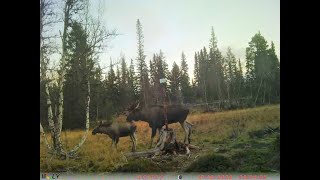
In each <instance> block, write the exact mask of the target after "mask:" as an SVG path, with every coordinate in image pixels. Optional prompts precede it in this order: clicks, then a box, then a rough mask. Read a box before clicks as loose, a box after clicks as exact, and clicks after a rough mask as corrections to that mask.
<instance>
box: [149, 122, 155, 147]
mask: <svg viewBox="0 0 320 180" xmlns="http://www.w3.org/2000/svg"><path fill="white" fill-rule="evenodd" d="M156 132H157V128H155V127H153V128H152V132H151V143H150V148H152V144H153V138H154V136H155V135H156Z"/></svg>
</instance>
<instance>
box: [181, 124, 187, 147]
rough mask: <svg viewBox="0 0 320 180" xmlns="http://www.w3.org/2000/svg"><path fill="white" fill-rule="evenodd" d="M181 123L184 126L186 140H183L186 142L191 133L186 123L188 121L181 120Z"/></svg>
mask: <svg viewBox="0 0 320 180" xmlns="http://www.w3.org/2000/svg"><path fill="white" fill-rule="evenodd" d="M180 125H181V127H182V129H183V130H184V140H183V143H186V140H187V138H188V134H189V128H188V126H187V124H186V122H185V121H184V122H180Z"/></svg>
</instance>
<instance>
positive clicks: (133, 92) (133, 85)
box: [128, 59, 138, 102]
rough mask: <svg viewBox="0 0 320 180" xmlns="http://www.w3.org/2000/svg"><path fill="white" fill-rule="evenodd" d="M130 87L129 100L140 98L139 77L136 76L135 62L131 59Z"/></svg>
mask: <svg viewBox="0 0 320 180" xmlns="http://www.w3.org/2000/svg"><path fill="white" fill-rule="evenodd" d="M128 89H129V93H128V94H129V99H128V102H133V101H135V100H137V99H138V96H137V94H138V93H137V77H136V76H135V71H134V64H133V60H132V59H131V63H130V67H129V72H128Z"/></svg>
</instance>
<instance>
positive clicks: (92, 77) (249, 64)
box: [40, 20, 280, 129]
mask: <svg viewBox="0 0 320 180" xmlns="http://www.w3.org/2000/svg"><path fill="white" fill-rule="evenodd" d="M70 27H71V28H70V29H71V30H70V32H69V33H68V34H67V38H66V40H67V43H66V46H65V49H64V50H65V51H66V58H65V60H66V65H65V66H66V67H65V68H66V74H65V81H64V86H63V93H64V104H63V109H64V111H63V119H64V120H63V128H65V129H74V128H83V127H85V123H86V121H85V119H86V100H87V93H88V85H87V80H88V79H89V83H90V96H91V97H90V99H91V101H90V121H96V120H100V119H111V118H112V117H114V116H116V115H117V114H118V113H121V112H122V111H123V110H124V109H125V108H126V106H127V105H128V104H129V103H131V102H133V101H136V100H139V101H140V102H141V104H142V105H153V104H162V103H163V91H162V89H163V88H165V89H166V93H167V97H168V101H169V103H170V104H184V105H186V106H189V107H195V106H199V105H200V106H202V107H204V110H205V111H211V110H223V109H235V108H244V107H254V106H258V105H265V104H273V103H279V102H280V61H279V59H278V57H277V55H276V53H275V46H274V43H273V42H270V43H268V42H267V41H266V39H265V38H264V37H263V35H262V34H261V33H260V32H257V33H256V34H254V35H253V37H252V38H251V41H250V42H248V47H247V48H246V59H245V64H244V65H243V64H242V63H241V61H240V59H238V58H236V57H235V55H234V54H233V53H232V49H231V48H229V49H228V51H227V53H226V54H222V53H221V51H220V50H219V48H218V45H217V44H218V42H217V38H216V35H215V33H214V29H213V28H212V29H211V35H208V37H209V38H210V44H209V46H207V47H206V46H204V47H199V50H198V51H197V52H194V57H193V59H194V61H193V62H194V64H187V62H186V56H185V54H184V53H183V52H177V53H181V59H176V60H175V62H174V63H173V66H172V67H168V64H167V59H166V58H165V53H164V52H162V51H161V50H159V51H158V52H154V55H153V57H146V55H145V53H144V44H143V39H144V37H143V29H142V24H141V22H140V21H139V20H137V23H136V29H137V57H136V58H135V59H125V57H124V56H123V57H122V58H121V59H120V60H118V61H115V62H110V66H108V67H107V68H108V72H107V73H104V71H103V68H102V67H100V65H99V63H97V59H96V58H97V57H96V56H88V54H93V53H94V51H95V50H94V49H93V48H92V47H91V46H90V45H89V43H88V35H87V34H86V30H85V27H84V26H83V25H82V24H81V23H78V22H76V21H74V22H72V23H71V25H70ZM84 52H85V53H84ZM44 54H45V53H44ZM88 57H90V58H88ZM44 58H46V57H44ZM189 58H190V57H189ZM127 62H130V63H129V64H128V63H127ZM189 66H194V72H193V73H194V74H193V77H194V79H192V80H191V78H190V74H188V67H189ZM243 66H244V67H243ZM162 78H166V79H167V82H166V83H165V84H160V81H159V80H160V79H162ZM45 81H46V80H44V79H42V80H41V82H40V120H41V123H43V124H48V121H47V118H48V108H47V99H46V89H45V87H44V84H45V83H47V82H45ZM49 92H50V94H51V96H50V98H51V105H52V112H53V120H54V121H56V119H57V113H56V112H57V111H58V110H57V107H58V105H57V104H58V96H59V88H58V86H57V84H55V83H52V85H50V86H49Z"/></svg>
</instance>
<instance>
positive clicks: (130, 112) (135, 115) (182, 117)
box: [124, 102, 192, 148]
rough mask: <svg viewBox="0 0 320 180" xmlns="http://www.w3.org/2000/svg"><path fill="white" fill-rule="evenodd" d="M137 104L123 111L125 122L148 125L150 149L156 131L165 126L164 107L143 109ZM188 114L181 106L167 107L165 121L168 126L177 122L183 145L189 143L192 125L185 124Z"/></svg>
mask: <svg viewBox="0 0 320 180" xmlns="http://www.w3.org/2000/svg"><path fill="white" fill-rule="evenodd" d="M139 104H140V103H139V102H137V103H136V104H132V105H131V106H130V107H129V108H127V110H126V111H125V113H124V114H125V115H126V116H127V121H128V122H132V121H139V120H141V121H145V122H147V123H149V127H150V128H152V133H151V144H150V148H151V147H152V144H153V138H154V136H155V135H156V131H157V129H158V131H159V132H160V130H161V128H162V126H164V125H165V116H164V112H165V111H164V107H163V106H161V105H152V106H148V107H144V108H140V107H139ZM188 114H189V109H187V108H185V107H183V106H181V105H169V106H167V119H168V124H172V123H177V122H179V123H180V125H181V127H182V128H183V130H184V132H185V138H184V143H186V141H187V144H189V143H190V135H191V127H192V124H191V123H189V122H187V121H186V119H187V116H188Z"/></svg>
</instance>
